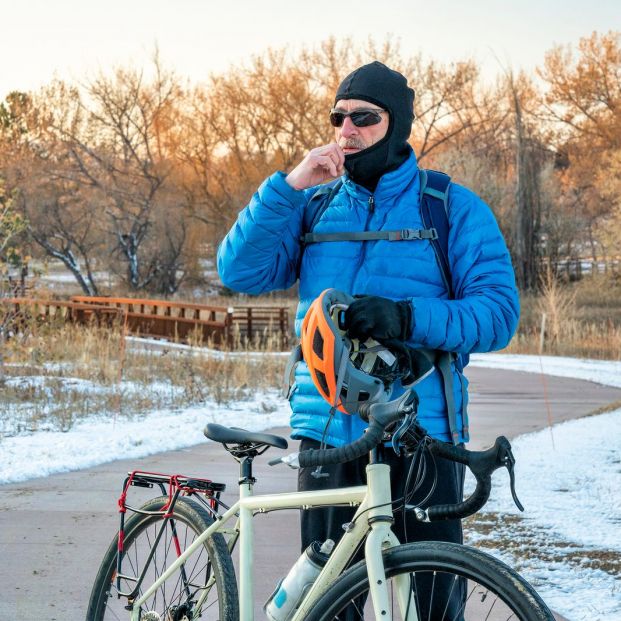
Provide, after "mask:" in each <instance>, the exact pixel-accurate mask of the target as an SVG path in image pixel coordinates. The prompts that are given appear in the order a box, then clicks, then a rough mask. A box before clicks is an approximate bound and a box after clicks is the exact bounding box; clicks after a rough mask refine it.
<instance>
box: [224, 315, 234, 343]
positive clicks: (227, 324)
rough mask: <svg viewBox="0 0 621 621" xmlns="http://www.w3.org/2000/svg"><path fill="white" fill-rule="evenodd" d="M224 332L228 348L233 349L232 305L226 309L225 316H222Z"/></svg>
mask: <svg viewBox="0 0 621 621" xmlns="http://www.w3.org/2000/svg"><path fill="white" fill-rule="evenodd" d="M224 334H225V338H226V342H227V344H228V346H229V348H230V349H233V307H232V306H229V307H228V308H227V309H226V317H225V318H224Z"/></svg>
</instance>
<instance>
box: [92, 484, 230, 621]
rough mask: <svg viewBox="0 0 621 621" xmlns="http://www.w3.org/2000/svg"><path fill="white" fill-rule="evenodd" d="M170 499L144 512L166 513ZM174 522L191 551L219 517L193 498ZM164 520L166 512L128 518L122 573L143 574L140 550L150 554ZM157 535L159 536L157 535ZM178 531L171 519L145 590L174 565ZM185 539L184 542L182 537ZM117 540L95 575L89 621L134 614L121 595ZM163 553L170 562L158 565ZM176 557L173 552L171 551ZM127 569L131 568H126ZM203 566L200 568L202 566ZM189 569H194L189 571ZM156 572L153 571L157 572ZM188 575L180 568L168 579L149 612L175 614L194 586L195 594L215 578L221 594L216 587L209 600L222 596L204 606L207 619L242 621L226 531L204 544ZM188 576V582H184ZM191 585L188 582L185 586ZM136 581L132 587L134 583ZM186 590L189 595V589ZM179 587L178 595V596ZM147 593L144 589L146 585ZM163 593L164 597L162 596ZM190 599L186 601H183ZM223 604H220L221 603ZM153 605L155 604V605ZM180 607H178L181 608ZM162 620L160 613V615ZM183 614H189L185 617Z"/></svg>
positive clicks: (180, 502) (179, 506)
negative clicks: (167, 588)
mask: <svg viewBox="0 0 621 621" xmlns="http://www.w3.org/2000/svg"><path fill="white" fill-rule="evenodd" d="M167 502H168V497H167V496H160V497H157V498H153V499H152V500H149V501H148V502H146V503H145V504H144V505H142V507H140V509H141V510H143V511H160V510H161V509H162V507H164V506H165V505H166V503H167ZM173 521H174V524H175V532H176V533H177V535H178V536H177V541H178V542H179V546H180V549H182V550H184V549H186V548H187V547H188V546H189V545H190V543H191V542H192V541H193V540H194V539H195V538H196V536H197V535H199V534H201V533H202V532H203V531H205V529H207V528H208V527H209V526H210V525H211V524H212V523H213V519H212V518H211V516H210V515H209V513H208V511H207V510H206V509H205V508H204V507H202V506H201V505H199V504H198V503H196V502H193V501H192V500H190V499H187V498H179V499H177V502H176V504H175V508H174V512H173ZM161 523H162V516H161V514H160V515H143V514H140V513H134V514H133V515H132V516H131V517H130V518H129V519H128V520H127V521H126V522H125V528H124V531H125V538H124V551H125V555H124V559H123V560H124V562H125V566H122V573H123V574H124V575H127V574H128V571H130V570H131V571H132V573H133V575H134V576H138V575H140V570H141V569H142V568H143V567H144V563H142V564H141V563H140V559H139V558H138V551H139V550H140V551H142V550H143V549H144V551H145V556H146V554H147V550H149V549H150V548H151V544H152V543H153V541H154V539H155V533H156V532H157V529H158V527H159V526H161ZM151 533H152V534H153V535H152V536H151ZM171 535H172V525H171V523H170V521H169V523H168V524H167V526H166V529H165V531H164V533H163V535H162V538H161V539H160V541H159V543H158V547H157V549H156V553H155V555H154V557H153V559H152V562H151V563H150V564H149V568H148V573H147V575H146V576H145V578H146V580H145V582H144V587H145V590H146V588H147V587H148V586H150V585H151V584H152V583H153V582H154V580H155V576H158V575H161V573H162V570H163V567H165V566H168V565H170V564H171V563H172V561H173V560H174V557H173V558H168V555H169V553H170V552H171V550H172V554H177V552H176V551H175V546H173V545H172V544H173V542H174V538H173V537H172V536H171ZM181 539H183V541H181ZM117 541H118V535H117V536H115V537H114V539H113V540H112V542H111V543H110V546H109V547H108V550H107V552H106V554H105V556H104V559H103V561H102V563H101V566H100V568H99V572H98V573H97V577H96V578H95V582H94V585H93V590H92V592H91V597H90V600H89V604H88V611H87V616H86V621H111V620H112V619H115V620H116V619H129V616H130V613H129V611H127V610H126V609H125V606H126V605H127V599H126V598H125V597H120V598H119V597H118V596H117V593H118V592H117V589H116V562H117V545H118V544H117ZM160 550H161V552H160V557H161V555H162V554H163V556H164V558H163V561H164V565H162V567H161V568H159V569H158V567H157V566H158V563H159V562H160V560H159V559H158V551H160ZM171 556H172V555H171ZM126 567H127V569H126ZM197 567H198V569H197ZM188 568H189V570H190V571H188ZM152 571H153V573H151V572H152ZM184 571H185V576H183V575H182V573H181V571H178V572H176V573H175V574H174V575H173V577H172V578H170V579H169V580H167V581H166V582H165V583H164V585H163V586H162V587H160V589H158V591H156V593H155V595H154V598H153V599H150V600H149V601H148V605H147V607H146V608H145V609H144V612H146V611H151V610H154V611H155V612H157V613H158V614H159V615H160V618H161V619H169V618H174V616H175V613H176V610H175V608H174V607H175V606H176V607H179V606H183V605H184V604H187V601H188V599H189V600H191V599H192V597H191V595H190V597H188V593H189V592H190V588H191V589H192V590H193V589H196V590H195V591H194V594H196V593H199V592H200V586H201V581H202V583H203V586H204V584H205V583H206V582H207V581H208V580H209V579H210V578H211V576H213V578H214V579H215V584H214V585H213V586H212V587H211V591H213V590H214V589H215V594H214V593H212V592H211V591H210V593H209V599H208V600H207V601H208V602H212V595H215V596H216V597H217V600H214V601H213V602H212V603H209V604H208V605H206V606H205V607H202V608H201V611H200V613H201V614H202V616H201V620H202V621H208V620H210V619H218V620H221V621H238V620H239V604H238V597H237V581H236V579H235V569H234V567H233V562H232V559H231V555H230V553H229V550H228V547H227V545H226V541H225V539H224V537H223V536H222V534H220V533H215V534H214V535H213V536H211V537H209V538H207V539H206V540H205V543H204V545H203V546H201V547H199V548H198V550H197V552H195V553H194V554H193V555H192V556H191V557H190V558H189V560H188V562H187V564H186V565H184ZM184 578H185V580H184ZM184 584H185V586H183V585H184ZM130 585H131V586H130ZM167 585H168V586H169V589H170V585H174V590H173V592H172V594H171V593H170V591H169V594H168V597H167V593H166V587H167ZM132 588H133V585H132V583H131V582H130V581H124V583H123V585H122V586H121V591H130V590H131V589H132ZM184 589H187V590H186V591H185V594H184V593H183V591H184ZM177 591H178V596H176V594H177ZM141 592H142V589H141ZM158 595H160V598H161V601H159V602H158V600H157V598H158ZM184 598H185V600H186V601H185V602H184V601H183V599H184ZM216 602H217V606H215V604H216ZM149 606H152V608H149ZM177 610H178V608H177ZM198 612H199V611H194V612H193V613H191V616H190V617H189V618H190V619H191V618H193V617H194V613H198ZM155 618H157V617H155ZM179 618H183V615H179Z"/></svg>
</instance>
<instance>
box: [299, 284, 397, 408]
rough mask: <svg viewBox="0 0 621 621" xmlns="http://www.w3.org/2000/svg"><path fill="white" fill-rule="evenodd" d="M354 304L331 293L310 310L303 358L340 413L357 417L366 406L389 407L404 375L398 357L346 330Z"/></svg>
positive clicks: (340, 294)
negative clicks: (346, 315)
mask: <svg viewBox="0 0 621 621" xmlns="http://www.w3.org/2000/svg"><path fill="white" fill-rule="evenodd" d="M353 301H354V298H353V297H352V296H350V295H348V294H347V293H343V292H342V291H337V290H336V289H326V290H325V291H323V292H322V293H321V294H320V295H319V297H318V298H317V299H315V301H314V302H313V303H312V304H311V306H310V307H309V309H308V311H307V313H306V316H305V317H304V321H303V323H302V338H301V341H302V342H301V346H302V355H303V357H304V361H305V362H306V364H307V366H308V369H309V371H310V375H311V378H312V380H313V383H314V384H315V386H316V388H317V390H318V391H319V394H320V395H321V396H322V397H323V398H324V399H325V400H326V401H327V402H328V403H329V404H330V405H331V406H332V407H334V408H337V409H338V410H340V411H341V412H344V413H345V414H355V413H356V412H358V410H359V408H360V406H361V405H362V404H363V403H381V402H385V401H388V399H389V398H390V394H391V392H392V391H391V385H392V383H393V382H394V381H395V379H397V378H399V377H402V376H403V375H404V374H403V373H402V372H401V371H400V369H399V363H398V360H397V357H396V356H394V355H393V354H392V353H391V352H390V351H389V350H388V349H387V348H386V347H384V346H382V345H380V344H379V343H377V342H376V341H373V340H371V339H369V340H367V341H365V342H364V343H362V342H360V341H358V340H357V339H351V338H349V336H348V335H347V332H346V329H345V327H344V326H343V325H342V319H343V316H344V311H345V310H346V309H347V307H348V306H349V305H350V304H351V303H352V302H353Z"/></svg>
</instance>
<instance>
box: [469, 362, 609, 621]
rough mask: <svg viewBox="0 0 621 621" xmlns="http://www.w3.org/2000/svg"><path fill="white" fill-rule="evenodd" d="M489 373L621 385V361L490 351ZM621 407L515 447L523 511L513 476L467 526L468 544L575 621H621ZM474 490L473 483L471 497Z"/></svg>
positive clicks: (503, 477) (497, 486)
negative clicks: (510, 570) (499, 560)
mask: <svg viewBox="0 0 621 621" xmlns="http://www.w3.org/2000/svg"><path fill="white" fill-rule="evenodd" d="M472 364H473V365H476V366H482V367H492V368H502V369H513V370H519V371H527V372H538V373H539V372H541V371H542V370H543V371H544V372H545V373H546V374H548V375H556V376H561V377H572V378H576V379H584V380H589V381H593V382H597V383H600V384H605V385H609V386H617V387H621V362H606V361H601V360H576V359H572V358H555V357H551V356H543V357H541V358H540V357H539V356H518V355H501V354H484V355H476V356H473V359H472ZM619 438H621V410H615V411H613V412H607V413H605V414H600V415H597V416H590V417H586V418H582V419H577V420H572V421H567V422H564V423H561V424H558V425H555V426H554V428H553V434H551V433H550V430H548V429H544V430H542V431H539V432H536V433H530V434H525V435H523V436H520V437H518V438H515V439H513V440H512V446H513V451H514V454H515V457H516V461H517V473H516V477H517V492H518V496H519V498H520V500H521V501H522V503H523V504H524V506H525V508H526V512H525V513H524V514H521V513H520V512H519V511H518V509H517V508H516V507H515V505H514V503H513V500H512V498H511V494H510V489H509V477H508V474H507V473H506V471H502V472H499V473H496V474H495V475H494V477H493V490H492V494H491V497H490V501H489V502H488V504H487V505H486V506H485V512H484V513H480V514H478V515H477V516H475V517H474V518H471V519H469V520H467V521H466V527H465V530H466V539H467V542H468V543H472V544H475V545H477V546H479V547H482V548H485V549H487V550H488V551H489V552H491V553H493V554H495V555H497V556H499V557H500V558H502V559H503V560H505V561H506V562H508V563H509V564H510V565H512V566H514V567H516V568H517V570H518V571H519V572H520V573H521V574H523V575H524V576H525V577H526V578H527V579H528V580H529V581H530V582H531V583H532V584H533V585H535V587H536V588H537V590H538V591H539V593H540V594H541V595H542V597H543V598H544V600H545V601H546V603H548V605H549V606H550V607H551V608H553V609H554V610H556V611H558V612H560V613H561V614H563V615H564V616H565V617H567V618H568V619H570V620H571V621H598V620H600V619H601V620H603V619H621V441H620V440H619ZM473 488H474V479H473V478H472V477H467V481H466V493H468V492H469V491H471V490H472V489H473Z"/></svg>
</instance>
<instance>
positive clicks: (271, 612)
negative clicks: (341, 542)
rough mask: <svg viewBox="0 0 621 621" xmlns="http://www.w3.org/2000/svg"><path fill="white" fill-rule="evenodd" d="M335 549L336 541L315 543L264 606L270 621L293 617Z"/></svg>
mask: <svg viewBox="0 0 621 621" xmlns="http://www.w3.org/2000/svg"><path fill="white" fill-rule="evenodd" d="M333 548H334V541H332V539H326V540H325V541H324V542H323V544H320V543H319V541H313V543H311V544H310V545H309V546H308V548H306V550H304V552H302V554H301V556H300V558H298V560H297V561H296V562H295V565H294V566H293V567H292V568H291V569H290V571H289V573H288V574H287V575H286V576H285V577H284V578H283V579H282V580H281V581H280V582H279V583H278V586H277V587H276V590H275V591H274V592H273V593H272V595H271V596H270V598H269V599H268V600H267V602H266V603H265V606H263V610H264V611H265V614H266V615H267V618H268V619H270V621H287V619H290V618H291V617H292V616H293V613H294V612H295V609H296V608H297V607H298V604H299V603H300V601H301V600H302V597H303V596H304V595H305V593H306V591H307V590H308V589H309V588H310V587H311V585H312V584H313V582H315V578H317V576H318V575H319V573H320V572H321V568H322V567H323V566H324V565H325V564H326V563H327V561H328V557H329V556H330V553H331V552H332V549H333Z"/></svg>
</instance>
